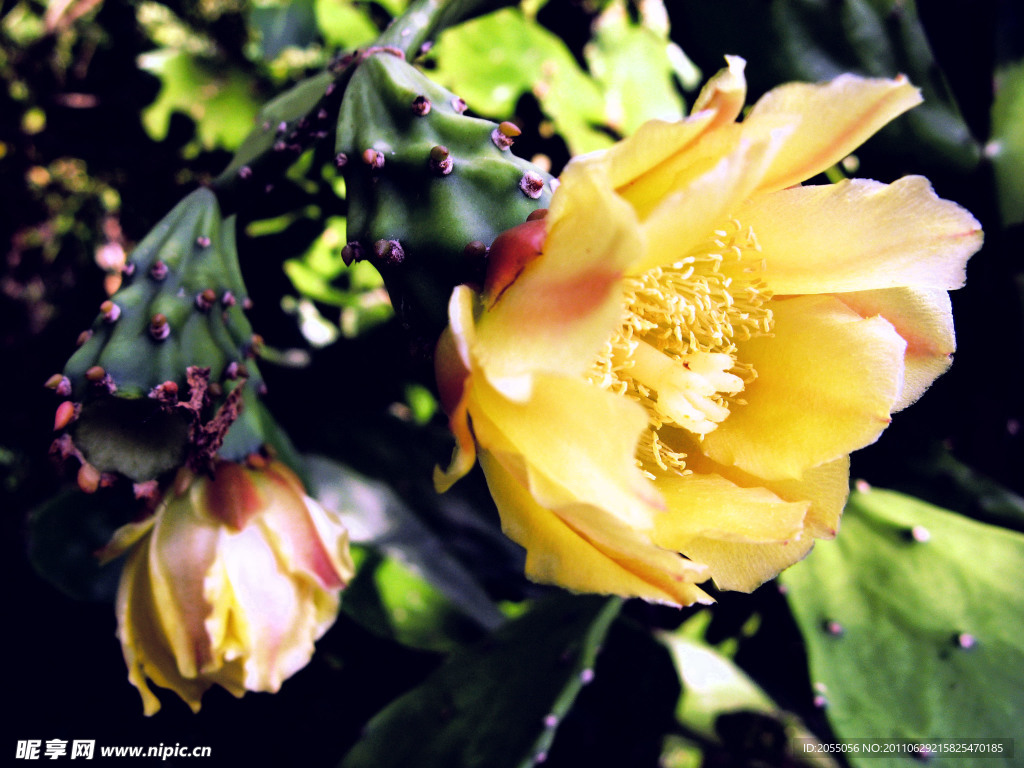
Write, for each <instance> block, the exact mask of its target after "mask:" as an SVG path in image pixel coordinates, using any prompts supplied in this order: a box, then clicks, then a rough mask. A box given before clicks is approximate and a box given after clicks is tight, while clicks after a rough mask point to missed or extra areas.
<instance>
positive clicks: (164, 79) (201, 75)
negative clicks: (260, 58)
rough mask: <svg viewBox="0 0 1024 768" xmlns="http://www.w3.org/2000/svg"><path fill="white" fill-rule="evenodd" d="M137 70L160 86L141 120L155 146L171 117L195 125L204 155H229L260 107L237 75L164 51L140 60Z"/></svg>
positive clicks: (243, 75) (247, 82)
mask: <svg viewBox="0 0 1024 768" xmlns="http://www.w3.org/2000/svg"><path fill="white" fill-rule="evenodd" d="M139 66H140V67H141V68H142V69H145V70H146V71H148V72H152V73H153V74H154V75H156V76H157V77H159V78H160V81H161V83H162V85H161V88H160V95H159V96H158V97H157V99H156V101H154V102H153V103H152V104H151V105H150V106H149V107H148V108H147V109H146V110H145V112H143V115H142V122H143V124H144V125H145V126H146V131H147V132H148V133H149V135H150V136H151V137H153V139H155V140H156V141H163V139H164V138H165V137H166V136H167V129H168V125H169V124H170V119H171V113H172V112H182V113H184V114H186V115H188V116H189V117H191V118H192V119H193V120H194V121H195V122H196V128H197V131H198V134H199V140H200V142H201V143H202V145H203V147H204V148H206V149H212V148H214V147H225V148H227V149H234V148H235V147H237V146H238V145H239V144H241V143H242V140H243V139H244V138H245V137H246V135H247V134H248V133H249V131H250V130H251V129H252V125H253V120H254V119H255V117H256V114H257V112H258V111H259V107H260V102H259V101H258V100H257V99H256V98H254V96H253V82H252V79H251V78H250V77H249V76H248V75H247V74H246V73H245V72H243V71H242V70H240V69H237V68H236V67H233V66H230V65H226V64H223V63H218V64H216V65H214V64H212V63H210V62H208V61H207V60H205V59H203V58H200V57H198V56H193V55H192V54H190V53H187V52H185V51H175V50H173V49H170V48H164V49H161V50H159V51H154V52H153V53H147V54H145V55H143V56H142V57H140V60H139Z"/></svg>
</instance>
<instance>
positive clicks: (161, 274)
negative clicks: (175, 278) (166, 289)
mask: <svg viewBox="0 0 1024 768" xmlns="http://www.w3.org/2000/svg"><path fill="white" fill-rule="evenodd" d="M167 271H168V270H167V265H166V264H164V263H163V262H162V261H154V262H153V266H152V267H150V268H149V276H150V277H152V278H153V279H154V280H164V279H165V278H166V277H167Z"/></svg>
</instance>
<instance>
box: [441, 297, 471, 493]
mask: <svg viewBox="0 0 1024 768" xmlns="http://www.w3.org/2000/svg"><path fill="white" fill-rule="evenodd" d="M474 303H475V299H474V297H473V292H472V291H471V290H470V289H469V287H467V286H465V285H460V286H457V287H456V288H455V290H454V291H453V292H452V297H451V299H450V301H449V302H448V322H449V325H448V328H446V329H445V331H444V333H442V335H441V339H440V341H439V342H438V345H437V351H436V353H435V358H434V362H435V369H436V372H437V381H438V391H439V394H440V397H441V405H442V406H443V407H444V410H445V413H447V414H448V424H449V426H450V428H451V430H452V434H453V435H454V436H455V448H454V450H453V452H452V459H451V462H449V465H448V468H447V469H444V470H442V469H441V468H440V467H435V468H434V488H435V489H436V490H437V492H438V493H444V492H445V491H447V490H448V489H449V488H451V487H452V486H453V485H454V484H455V483H456V482H457V481H458V480H460V479H461V478H463V477H465V475H466V473H467V472H469V470H471V469H472V468H473V465H474V464H475V463H476V441H475V440H474V439H473V432H472V430H471V429H470V426H469V411H468V408H467V398H468V396H469V388H470V387H471V386H472V380H471V379H470V371H471V366H472V365H473V361H472V358H471V354H470V351H469V348H470V346H471V345H474V344H475V342H476V327H475V323H476V321H475V320H474V318H473V310H474Z"/></svg>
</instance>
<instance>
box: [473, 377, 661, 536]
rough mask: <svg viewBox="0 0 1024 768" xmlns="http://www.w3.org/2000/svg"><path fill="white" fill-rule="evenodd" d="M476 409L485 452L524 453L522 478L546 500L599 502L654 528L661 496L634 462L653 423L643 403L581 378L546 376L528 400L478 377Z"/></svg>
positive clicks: (549, 504)
mask: <svg viewBox="0 0 1024 768" xmlns="http://www.w3.org/2000/svg"><path fill="white" fill-rule="evenodd" d="M470 412H471V414H472V417H473V429H474V432H475V433H476V438H477V442H478V443H479V445H480V447H481V449H485V450H488V451H491V452H492V453H499V452H500V453H503V454H508V455H518V456H521V457H522V459H523V461H522V464H521V467H522V470H521V471H522V475H521V476H520V477H519V478H518V480H519V482H521V483H522V484H524V485H527V486H528V487H529V490H530V493H531V494H532V495H533V496H534V498H536V499H537V501H538V503H540V504H541V505H543V506H545V507H549V508H550V507H559V506H566V505H572V504H593V505H594V506H597V507H602V508H604V509H609V510H614V512H615V514H616V515H618V516H619V518H620V519H621V520H622V521H624V522H625V523H627V524H628V525H631V526H633V527H636V528H650V527H651V520H652V515H653V513H654V510H656V509H657V508H658V507H660V505H661V499H660V498H659V497H658V495H657V493H656V492H655V491H654V489H653V487H652V486H651V485H650V483H649V482H648V481H647V480H646V479H645V478H644V476H643V474H642V473H641V472H640V470H639V469H638V468H637V466H636V464H635V462H634V458H633V456H634V453H635V451H636V444H637V440H638V438H639V435H640V432H641V430H642V429H643V428H644V426H645V424H646V423H647V417H646V414H645V413H644V411H643V409H642V408H641V407H640V406H639V405H638V404H637V403H634V402H632V401H630V400H627V399H626V398H623V397H619V396H618V395H615V394H612V393H611V392H607V391H605V390H601V389H598V388H597V387H593V386H591V385H590V384H588V383H587V382H586V381H584V380H583V379H568V378H561V377H554V376H540V377H538V378H537V381H536V386H535V387H534V389H533V393H532V395H531V397H530V399H529V400H528V401H527V402H525V403H518V402H514V401H511V400H508V399H507V398H505V397H504V396H503V395H502V394H501V393H500V392H498V391H497V390H495V389H494V388H492V387H490V386H487V385H486V383H485V382H478V383H477V384H476V386H474V388H473V400H472V401H471V405H470ZM598 414H599V416H598Z"/></svg>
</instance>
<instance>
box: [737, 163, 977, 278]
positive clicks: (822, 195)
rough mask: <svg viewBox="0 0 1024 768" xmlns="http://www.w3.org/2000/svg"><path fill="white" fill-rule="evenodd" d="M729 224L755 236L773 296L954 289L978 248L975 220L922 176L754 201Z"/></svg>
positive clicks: (844, 183) (785, 193) (825, 187)
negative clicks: (734, 223)
mask: <svg viewBox="0 0 1024 768" xmlns="http://www.w3.org/2000/svg"><path fill="white" fill-rule="evenodd" d="M736 217H737V218H738V219H739V220H740V221H742V222H743V225H744V226H749V227H751V228H752V229H753V231H754V234H755V235H756V236H757V241H758V243H759V244H760V246H761V254H760V255H761V256H762V257H763V259H764V272H763V273H762V275H761V277H762V279H763V280H764V281H765V282H766V283H767V284H768V287H769V288H770V289H771V290H772V291H773V292H774V293H776V294H793V293H838V292H844V291H862V290H870V289H874V288H894V287H898V286H903V285H913V286H920V287H929V288H943V289H951V288H958V287H960V286H961V285H963V282H964V270H965V266H966V263H967V259H968V258H969V257H970V256H971V254H973V253H974V252H975V251H977V250H978V248H980V247H981V240H982V233H981V225H980V224H978V222H977V221H976V220H975V218H974V217H973V216H971V214H970V213H968V212H967V211H966V210H964V209H963V208H961V207H960V206H958V205H956V204H955V203H951V202H949V201H947V200H941V199H939V198H938V197H936V195H935V192H934V191H933V190H932V188H931V185H930V184H929V183H928V180H927V179H925V178H923V177H921V176H907V177H904V178H902V179H899V180H898V181H896V182H895V183H893V184H882V183H880V182H877V181H870V180H866V179H854V180H848V181H841V182H839V183H838V184H828V185H823V186H810V187H795V188H793V189H785V190H782V191H780V192H775V193H773V194H769V195H756V196H755V197H754V198H753V199H751V200H750V201H749V202H748V203H747V204H746V205H744V206H743V207H742V208H740V209H739V210H738V211H737V212H736Z"/></svg>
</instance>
